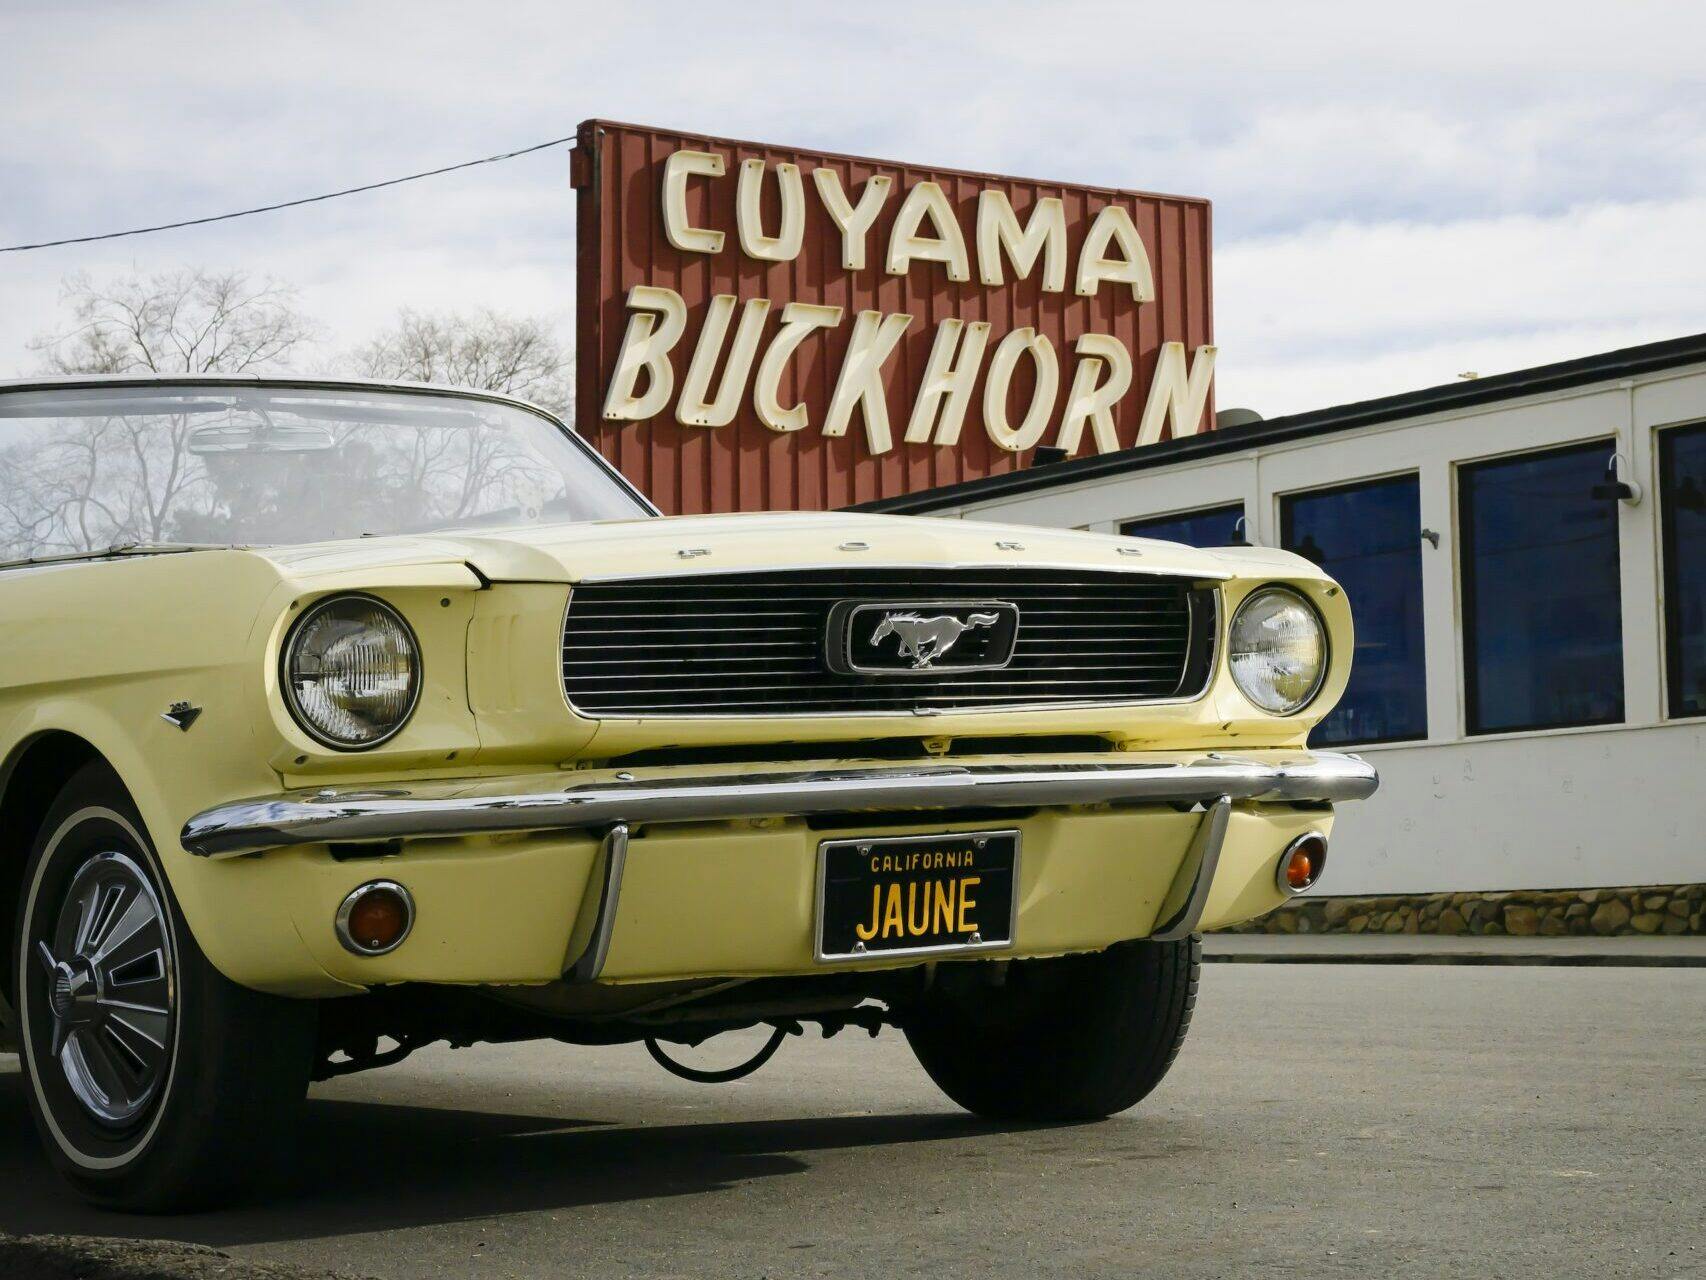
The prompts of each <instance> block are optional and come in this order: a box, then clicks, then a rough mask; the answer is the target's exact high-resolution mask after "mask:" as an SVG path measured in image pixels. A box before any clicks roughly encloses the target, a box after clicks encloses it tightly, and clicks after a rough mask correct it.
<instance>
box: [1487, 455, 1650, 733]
mask: <svg viewBox="0 0 1706 1280" xmlns="http://www.w3.org/2000/svg"><path fill="white" fill-rule="evenodd" d="M1611 451H1612V450H1611V444H1610V442H1609V441H1607V442H1604V443H1597V444H1590V445H1578V446H1575V447H1572V448H1568V449H1557V450H1552V451H1550V452H1547V453H1529V454H1523V455H1521V456H1520V457H1514V458H1501V459H1498V460H1497V461H1493V462H1478V463H1474V464H1472V465H1469V466H1465V467H1462V468H1461V469H1460V471H1459V480H1458V484H1459V488H1458V519H1459V525H1460V529H1461V535H1462V538H1461V541H1462V555H1463V646H1464V673H1465V678H1466V681H1467V686H1468V687H1467V693H1468V703H1469V706H1468V711H1469V731H1470V732H1471V733H1498V732H1501V731H1507V730H1514V729H1550V728H1557V727H1560V726H1564V725H1583V724H1611V723H1614V722H1616V721H1619V720H1621V719H1622V718H1623V608H1622V598H1621V592H1620V588H1619V577H1618V568H1617V507H1618V504H1617V502H1616V500H1615V499H1614V498H1607V497H1595V496H1594V495H1593V489H1594V487H1595V486H1596V485H1600V484H1602V483H1603V482H1604V480H1605V471H1606V467H1607V465H1608V464H1609V463H1610V461H1611Z"/></svg>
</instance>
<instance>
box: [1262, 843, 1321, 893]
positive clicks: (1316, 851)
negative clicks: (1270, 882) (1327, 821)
mask: <svg viewBox="0 0 1706 1280" xmlns="http://www.w3.org/2000/svg"><path fill="white" fill-rule="evenodd" d="M1326 866H1327V837H1326V836H1324V835H1322V834H1321V833H1320V832H1319V831H1311V832H1308V833H1307V834H1305V835H1301V836H1298V837H1297V839H1295V840H1293V841H1292V842H1291V843H1290V844H1288V845H1287V846H1286V847H1285V852H1284V853H1282V854H1280V860H1279V867H1278V868H1277V870H1276V871H1275V873H1274V881H1275V883H1277V884H1278V885H1279V890H1280V892H1281V893H1288V894H1289V893H1302V892H1303V891H1304V890H1305V889H1307V888H1309V886H1311V885H1312V884H1314V883H1315V882H1316V881H1317V880H1319V879H1320V878H1321V872H1322V871H1323V870H1325V869H1326Z"/></svg>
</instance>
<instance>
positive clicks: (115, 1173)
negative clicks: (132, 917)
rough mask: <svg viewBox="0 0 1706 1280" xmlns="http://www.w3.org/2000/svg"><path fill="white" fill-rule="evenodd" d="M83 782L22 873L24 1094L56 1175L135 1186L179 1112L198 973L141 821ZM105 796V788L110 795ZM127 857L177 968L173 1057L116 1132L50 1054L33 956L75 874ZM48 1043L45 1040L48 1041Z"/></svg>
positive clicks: (19, 984)
mask: <svg viewBox="0 0 1706 1280" xmlns="http://www.w3.org/2000/svg"><path fill="white" fill-rule="evenodd" d="M82 781H83V779H82V778H79V779H77V780H76V781H74V783H73V784H72V785H71V786H70V787H68V788H67V790H66V793H65V795H64V797H63V798H62V800H61V801H60V802H59V803H57V804H55V805H54V807H53V810H52V812H51V814H50V817H49V820H48V822H47V823H46V824H45V826H44V832H45V838H44V839H42V840H41V841H40V844H39V847H38V848H37V850H36V852H35V853H34V855H33V856H32V858H31V860H30V863H29V866H28V867H27V869H26V872H25V890H24V893H23V895H22V902H21V904H20V909H19V918H18V925H17V929H16V932H15V934H14V938H15V941H16V951H15V953H14V955H13V965H14V970H13V971H14V973H15V975H16V982H15V987H16V990H15V992H14V997H15V1000H16V1007H17V1010H18V1028H19V1049H20V1052H19V1057H20V1061H21V1063H22V1065H23V1068H24V1074H25V1076H26V1077H27V1079H28V1088H27V1089H26V1095H27V1097H28V1099H29V1106H30V1111H31V1114H32V1115H33V1116H34V1118H35V1122H36V1127H37V1129H38V1130H39V1131H40V1133H41V1135H42V1139H43V1145H44V1146H45V1147H46V1149H47V1152H48V1155H49V1157H50V1158H51V1159H52V1161H53V1163H54V1164H55V1166H56V1167H58V1168H59V1170H60V1171H61V1172H62V1173H63V1174H65V1175H66V1176H67V1177H69V1178H71V1179H72V1180H73V1181H75V1182H78V1183H80V1184H83V1185H85V1186H86V1187H91V1189H94V1188H96V1187H98V1186H99V1185H101V1184H105V1183H111V1182H116V1181H118V1180H120V1179H125V1180H129V1179H131V1178H133V1177H135V1175H136V1171H137V1169H138V1168H139V1167H140V1166H142V1165H143V1164H145V1163H146V1162H147V1160H148V1158H149V1156H150V1154H151V1153H152V1152H153V1151H154V1150H155V1149H156V1148H157V1147H158V1146H159V1145H160V1142H161V1137H162V1133H163V1132H164V1131H165V1130H166V1129H167V1128H168V1127H169V1125H170V1123H171V1122H172V1119H173V1116H174V1114H175V1112H177V1111H178V1110H179V1108H180V1106H181V1105H182V1104H181V1098H180V1095H181V1094H182V1093H183V1092H184V1091H183V1089H182V1087H181V1085H182V1080H183V1074H184V1070H185V1062H184V1054H183V1052H182V1046H183V1043H184V1023H185V1021H186V1014H188V1013H189V1012H190V1009H191V1007H192V1002H193V1001H194V999H195V998H196V993H195V992H194V991H193V990H190V989H187V988H189V987H191V986H192V985H193V984H191V983H188V982H186V976H187V975H188V974H189V972H190V971H191V970H192V969H193V965H192V964H191V963H189V960H190V957H189V956H188V955H186V948H185V945H184V943H185V939H186V937H187V931H186V930H185V929H184V927H183V922H182V918H181V916H180V915H179V912H178V910H177V904H176V902H175V901H174V900H173V898H172V894H171V887H170V885H169V883H168V882H167V880H166V877H165V874H164V872H163V870H162V868H161V865H160V861H159V858H158V857H157V856H156V854H155V852H154V848H153V845H152V844H151V843H150V842H149V840H148V839H147V837H146V835H145V834H144V833H143V830H142V824H141V822H140V820H139V819H138V818H137V816H136V814H135V813H134V811H130V812H127V811H126V809H127V808H128V806H121V805H118V804H115V802H114V798H113V797H112V796H111V795H110V794H108V795H105V796H102V795H99V794H98V793H97V791H96V789H95V788H92V787H88V786H79V785H77V784H78V783H79V782H82ZM103 790H104V789H103ZM110 851H120V852H123V853H125V854H127V855H129V856H130V857H131V858H132V859H133V860H134V861H135V862H136V863H137V865H138V866H139V867H141V868H142V870H143V872H144V874H145V875H147V876H148V877H149V879H150V880H151V882H152V887H153V889H154V893H155V895H156V897H157V898H158V900H159V902H160V906H161V912H162V916H163V920H164V926H165V934H166V938H167V946H168V949H169V951H170V959H171V961H172V963H173V969H174V992H173V995H174V1001H173V1012H172V1017H171V1037H170V1038H171V1044H170V1046H169V1052H170V1058H169V1061H168V1065H167V1074H166V1078H165V1080H164V1081H162V1083H161V1086H160V1090H159V1092H158V1094H157V1095H156V1096H155V1098H154V1100H153V1101H152V1102H151V1103H150V1104H149V1106H148V1108H147V1109H146V1110H145V1111H144V1112H143V1113H142V1114H141V1115H140V1116H139V1117H137V1119H136V1120H135V1121H133V1122H132V1123H131V1124H128V1125H126V1126H124V1127H123V1128H121V1129H118V1130H109V1129H106V1128H105V1127H103V1126H101V1125H99V1124H97V1123H96V1122H95V1121H94V1119H93V1118H92V1117H90V1116H89V1115H88V1114H87V1112H85V1111H84V1110H83V1109H82V1106H81V1104H80V1103H79V1102H78V1101H77V1099H76V1097H75V1095H74V1094H72V1092H71V1090H70V1087H69V1085H68V1084H67V1083H66V1082H65V1078H64V1075H63V1073H62V1072H61V1070H60V1068H59V1066H58V1064H57V1063H55V1062H53V1061H52V1060H51V1059H49V1058H48V1057H47V1055H48V1053H49V1052H50V1046H51V1041H50V1040H47V1037H48V1036H51V1025H50V1018H51V1014H49V1012H48V1010H47V1009H46V1007H45V995H46V992H45V988H44V984H43V983H42V982H41V980H40V977H39V975H40V972H41V970H40V965H39V962H38V961H37V960H36V958H35V957H34V956H33V955H32V952H33V951H34V949H35V943H36V940H37V939H38V938H41V937H47V936H51V932H52V928H53V925H54V922H55V921H56V919H57V916H58V913H59V911H60V910H61V907H62V905H63V900H64V893H65V890H66V889H67V887H68V886H69V885H70V883H71V881H72V879H73V878H74V877H75V876H76V874H77V872H78V870H79V869H80V868H81V867H82V866H83V865H84V864H85V863H86V862H87V861H88V859H89V858H91V857H93V856H95V855H96V854H99V853H103V852H110ZM44 1040H46V1043H44Z"/></svg>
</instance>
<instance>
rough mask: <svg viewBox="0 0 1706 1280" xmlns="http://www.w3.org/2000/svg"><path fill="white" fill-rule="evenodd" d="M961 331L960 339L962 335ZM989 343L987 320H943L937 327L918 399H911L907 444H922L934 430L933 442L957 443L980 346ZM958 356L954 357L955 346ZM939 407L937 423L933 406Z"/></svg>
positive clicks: (981, 355)
mask: <svg viewBox="0 0 1706 1280" xmlns="http://www.w3.org/2000/svg"><path fill="white" fill-rule="evenodd" d="M962 331H963V334H964V336H963V338H962V336H961V335H962ZM988 342H989V322H988V321H987V320H973V321H972V322H971V323H970V324H967V323H966V322H965V321H963V320H953V319H949V320H944V321H942V323H941V324H939V325H937V326H936V341H935V342H934V343H933V344H931V347H930V362H929V363H928V364H926V365H925V366H924V381H923V382H921V383H920V384H919V386H918V399H916V400H914V401H913V402H912V418H911V420H910V421H908V422H907V424H906V441H907V443H908V444H924V443H926V442H928V441H929V439H930V432H931V429H932V428H934V429H935V432H936V443H937V444H942V445H947V444H958V443H959V440H960V428H961V427H962V426H963V425H964V424H965V420H966V406H967V405H969V404H970V403H971V388H972V384H973V383H974V382H976V381H977V370H978V366H979V365H981V364H982V363H983V349H984V347H985V346H986V345H987V344H988ZM956 348H958V351H959V356H958V358H957V359H956V358H955V354H954V352H955V349H956ZM938 404H940V405H941V406H942V417H941V421H940V423H939V424H938V422H937V419H936V406H937V405H938Z"/></svg>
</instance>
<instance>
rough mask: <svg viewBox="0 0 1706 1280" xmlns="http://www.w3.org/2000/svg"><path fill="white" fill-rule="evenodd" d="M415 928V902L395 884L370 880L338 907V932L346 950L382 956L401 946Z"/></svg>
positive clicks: (402, 888)
mask: <svg viewBox="0 0 1706 1280" xmlns="http://www.w3.org/2000/svg"><path fill="white" fill-rule="evenodd" d="M414 924H415V900H414V898H413V897H412V896H410V894H409V891H408V890H407V889H405V888H404V887H403V886H402V885H400V884H398V883H397V882H396V881H394V880H371V881H369V882H368V883H367V884H364V885H362V886H360V887H359V888H357V889H353V890H351V891H350V894H349V896H348V897H346V898H345V899H344V900H343V903H342V904H341V905H340V906H339V907H338V915H337V921H336V930H337V935H338V941H339V942H341V943H342V944H343V945H344V949H345V950H347V951H352V952H354V953H355V954H356V955H358V956H382V955H384V954H385V953H386V952H388V951H395V950H396V949H397V948H398V947H400V946H402V944H403V939H405V938H407V937H408V936H409V930H410V929H412V928H414Z"/></svg>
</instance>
